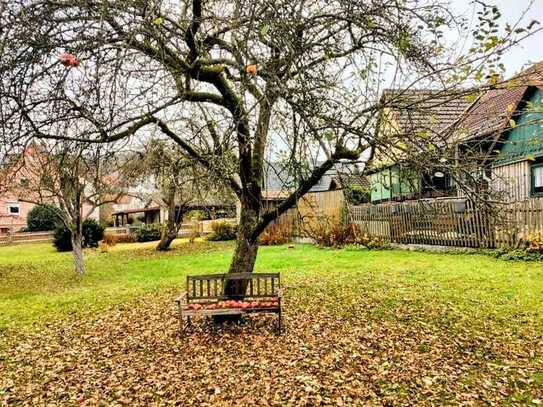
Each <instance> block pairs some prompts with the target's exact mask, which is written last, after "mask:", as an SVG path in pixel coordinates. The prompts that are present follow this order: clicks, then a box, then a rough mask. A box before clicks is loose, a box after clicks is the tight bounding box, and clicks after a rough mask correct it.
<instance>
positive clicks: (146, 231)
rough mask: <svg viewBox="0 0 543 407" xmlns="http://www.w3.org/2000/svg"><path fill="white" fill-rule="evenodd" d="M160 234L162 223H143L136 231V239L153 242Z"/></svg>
mask: <svg viewBox="0 0 543 407" xmlns="http://www.w3.org/2000/svg"><path fill="white" fill-rule="evenodd" d="M161 235H162V225H161V224H160V223H152V224H150V225H143V226H142V227H141V228H139V229H138V230H137V231H136V240H137V241H138V242H140V243H142V242H153V241H155V240H160V237H161Z"/></svg>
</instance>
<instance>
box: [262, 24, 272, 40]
mask: <svg viewBox="0 0 543 407" xmlns="http://www.w3.org/2000/svg"><path fill="white" fill-rule="evenodd" d="M268 31H270V26H269V25H267V24H266V25H263V26H262V28H261V29H260V34H261V35H262V36H263V37H265V36H266V34H267V33H268Z"/></svg>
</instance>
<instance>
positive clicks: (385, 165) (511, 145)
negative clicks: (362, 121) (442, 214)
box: [368, 63, 543, 203]
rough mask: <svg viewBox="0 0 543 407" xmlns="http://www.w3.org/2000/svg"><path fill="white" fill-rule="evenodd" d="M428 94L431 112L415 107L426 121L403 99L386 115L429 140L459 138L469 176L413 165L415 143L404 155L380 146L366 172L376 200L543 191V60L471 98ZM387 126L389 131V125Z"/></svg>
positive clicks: (517, 196)
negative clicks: (421, 169)
mask: <svg viewBox="0 0 543 407" xmlns="http://www.w3.org/2000/svg"><path fill="white" fill-rule="evenodd" d="M426 92H427V91H415V92H414V93H415V94H416V93H419V94H421V95H426ZM407 99H408V100H409V98H407ZM440 99H441V101H440ZM427 100H428V104H429V107H428V108H426V109H424V108H423V109H422V112H424V111H425V112H426V113H424V114H423V113H422V112H421V111H418V113H417V114H418V116H419V117H421V118H422V120H417V117H410V118H407V117H408V109H406V103H405V101H403V102H401V103H399V104H398V105H397V106H395V107H394V106H393V108H391V109H390V112H391V113H390V117H392V120H391V119H390V118H388V117H387V118H386V120H385V121H386V122H388V123H390V122H392V123H394V125H395V127H393V129H394V131H395V132H396V133H395V134H396V136H398V135H401V134H402V132H403V133H404V134H405V132H410V133H409V134H410V135H411V136H412V135H413V134H420V132H421V131H422V132H424V133H422V135H423V136H424V138H425V139H426V140H427V139H428V138H433V140H434V143H435V144H436V145H438V146H439V145H440V143H443V145H456V149H457V152H456V155H457V158H456V160H457V161H456V163H457V165H459V166H463V168H465V169H467V170H466V172H469V173H470V177H469V179H468V177H466V179H463V180H462V182H460V183H457V182H454V181H453V180H452V177H450V176H449V174H447V172H446V171H440V170H436V169H435V168H434V169H430V171H428V172H427V173H425V172H419V171H415V170H413V166H412V162H413V161H414V160H416V157H417V154H418V152H417V151H416V148H413V147H412V146H408V148H403V149H402V151H403V152H405V151H406V150H407V151H408V153H407V154H403V155H402V154H398V155H396V156H394V155H393V154H391V153H390V152H388V153H387V154H386V155H385V154H383V153H382V152H376V158H375V159H374V160H373V162H372V163H371V168H370V170H369V171H368V173H370V174H371V175H370V179H371V201H372V203H379V202H384V201H402V200H406V199H420V198H435V197H446V196H466V195H468V194H469V193H471V192H474V191H477V192H481V191H483V192H488V193H492V194H493V195H494V196H495V197H496V198H497V199H502V200H504V201H513V200H521V199H526V198H528V197H531V196H543V63H539V64H535V65H533V66H531V67H530V68H529V69H527V70H525V71H523V72H521V73H520V74H518V75H516V76H515V77H513V78H511V79H510V80H508V81H507V82H505V83H504V84H503V85H501V86H500V87H499V88H497V89H492V90H489V91H486V92H484V93H482V94H480V95H479V96H478V97H477V98H476V99H475V100H474V101H472V102H470V103H468V102H467V100H466V98H460V99H458V98H457V99H456V100H447V98H446V96H445V95H442V94H439V95H438V97H436V98H427ZM430 101H431V102H430ZM425 103H426V102H425ZM430 105H433V106H434V107H435V109H434V108H432V107H431V106H430ZM443 108H444V109H443ZM428 117H430V118H431V120H430V121H429V120H428ZM421 122H422V123H428V122H430V123H434V124H435V127H433V128H431V129H423V130H421V127H420V125H419V123H421ZM381 126H382V127H381V128H382V129H384V131H388V132H390V127H391V126H390V125H388V127H383V124H381ZM429 132H430V133H431V135H429V134H428V133H429ZM425 133H426V134H425ZM398 139H401V137H398ZM407 139H410V140H412V139H414V138H413V137H407ZM473 151H477V154H473ZM383 157H384V158H383ZM457 177H460V176H459V175H458V174H457Z"/></svg>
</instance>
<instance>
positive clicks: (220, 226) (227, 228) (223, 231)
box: [207, 221, 236, 241]
mask: <svg viewBox="0 0 543 407" xmlns="http://www.w3.org/2000/svg"><path fill="white" fill-rule="evenodd" d="M211 229H212V230H213V232H212V233H211V234H210V235H209V236H208V237H207V240H213V241H219V240H234V239H235V238H236V225H233V224H231V223H228V222H225V221H219V222H213V223H212V224H211Z"/></svg>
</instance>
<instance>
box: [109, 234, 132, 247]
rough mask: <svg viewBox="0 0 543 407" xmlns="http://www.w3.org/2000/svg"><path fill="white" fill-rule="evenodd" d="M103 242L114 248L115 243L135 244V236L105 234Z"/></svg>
mask: <svg viewBox="0 0 543 407" xmlns="http://www.w3.org/2000/svg"><path fill="white" fill-rule="evenodd" d="M103 242H104V243H105V244H107V245H109V246H115V245H116V244H117V243H135V242H136V236H135V235H132V234H126V233H125V234H119V235H114V234H106V235H105V236H104V240H103Z"/></svg>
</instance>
